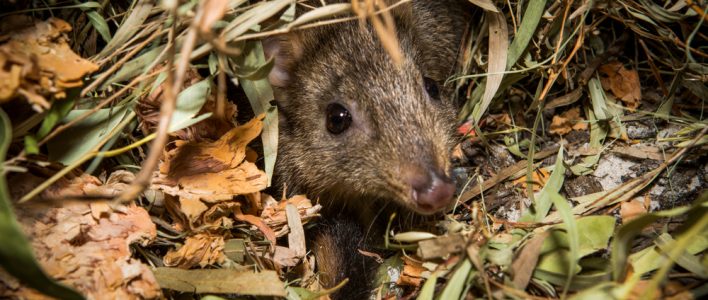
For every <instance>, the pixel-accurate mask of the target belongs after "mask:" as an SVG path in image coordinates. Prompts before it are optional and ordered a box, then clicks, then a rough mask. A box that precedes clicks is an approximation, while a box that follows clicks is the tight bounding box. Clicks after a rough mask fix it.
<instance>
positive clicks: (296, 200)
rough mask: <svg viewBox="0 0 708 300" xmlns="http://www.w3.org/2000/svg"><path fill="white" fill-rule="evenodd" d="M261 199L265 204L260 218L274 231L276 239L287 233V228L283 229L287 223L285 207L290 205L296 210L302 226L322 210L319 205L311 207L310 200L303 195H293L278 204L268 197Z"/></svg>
mask: <svg viewBox="0 0 708 300" xmlns="http://www.w3.org/2000/svg"><path fill="white" fill-rule="evenodd" d="M263 195H265V194H263ZM262 198H263V201H264V202H265V203H264V204H263V211H262V212H261V218H262V219H263V221H264V222H265V223H266V225H268V227H270V228H273V230H275V232H276V236H277V237H282V236H285V235H286V234H288V232H289V228H288V227H285V225H286V224H287V223H288V221H287V216H286V215H287V214H286V212H285V207H286V206H287V205H288V204H292V205H294V206H295V208H297V210H298V212H299V213H300V219H301V220H302V223H303V224H307V222H309V221H310V220H312V219H313V218H315V217H317V216H319V215H318V213H319V211H320V209H322V206H321V205H319V204H317V205H314V206H313V205H312V202H311V201H310V199H307V197H305V195H295V196H292V197H291V198H290V199H287V200H282V201H280V202H278V201H275V200H274V199H273V197H270V196H269V195H265V196H264V197H262Z"/></svg>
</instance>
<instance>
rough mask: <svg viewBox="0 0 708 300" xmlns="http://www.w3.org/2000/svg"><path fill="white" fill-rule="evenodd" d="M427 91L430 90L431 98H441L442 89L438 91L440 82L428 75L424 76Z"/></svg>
mask: <svg viewBox="0 0 708 300" xmlns="http://www.w3.org/2000/svg"><path fill="white" fill-rule="evenodd" d="M423 84H425V91H426V92H428V95H429V96H430V98H433V99H436V100H440V91H438V83H437V82H435V80H432V79H430V78H428V77H423Z"/></svg>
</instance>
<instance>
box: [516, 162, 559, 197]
mask: <svg viewBox="0 0 708 300" xmlns="http://www.w3.org/2000/svg"><path fill="white" fill-rule="evenodd" d="M549 176H551V174H549V173H548V170H546V169H545V168H539V169H538V170H536V171H535V172H533V173H532V175H531V177H532V180H531V181H532V182H533V191H534V192H538V191H540V190H541V189H542V188H543V186H544V185H546V181H547V180H548V177H549ZM527 183H528V180H526V175H524V176H521V177H519V179H516V180H514V184H515V185H519V186H521V188H522V189H523V191H526V184H527Z"/></svg>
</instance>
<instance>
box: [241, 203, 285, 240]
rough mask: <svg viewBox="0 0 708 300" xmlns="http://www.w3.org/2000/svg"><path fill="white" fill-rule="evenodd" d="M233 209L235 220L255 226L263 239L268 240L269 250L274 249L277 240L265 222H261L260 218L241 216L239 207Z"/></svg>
mask: <svg viewBox="0 0 708 300" xmlns="http://www.w3.org/2000/svg"><path fill="white" fill-rule="evenodd" d="M234 209H235V211H236V220H239V221H242V222H246V223H249V224H251V225H253V226H256V228H258V230H260V231H261V232H262V233H263V235H264V236H265V238H266V239H268V241H269V242H270V244H271V246H272V247H271V249H274V247H275V240H276V239H277V237H276V236H275V232H274V231H273V229H271V228H270V227H269V226H268V225H267V224H266V223H265V222H263V219H261V218H260V217H256V216H254V215H245V214H243V213H242V212H241V208H240V207H239V206H236V207H234Z"/></svg>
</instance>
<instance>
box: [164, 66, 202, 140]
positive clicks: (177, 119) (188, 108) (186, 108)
mask: <svg viewBox="0 0 708 300" xmlns="http://www.w3.org/2000/svg"><path fill="white" fill-rule="evenodd" d="M210 90H211V77H207V78H206V79H204V80H202V81H200V82H197V83H195V84H193V85H191V86H189V87H188V88H186V89H184V90H183V91H181V92H180V93H179V94H178V95H177V103H176V104H175V105H176V107H175V111H174V113H173V114H172V121H171V122H170V127H169V132H173V131H177V130H180V129H182V128H185V127H187V126H190V125H191V124H194V122H193V121H194V119H193V118H194V116H196V115H197V113H199V111H200V110H201V109H202V106H204V103H206V100H207V97H208V96H209V94H210V93H209V91H210ZM203 116H204V115H202V116H200V117H203ZM201 120H203V119H201ZM187 124H189V125H187ZM185 125H186V126H185Z"/></svg>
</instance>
